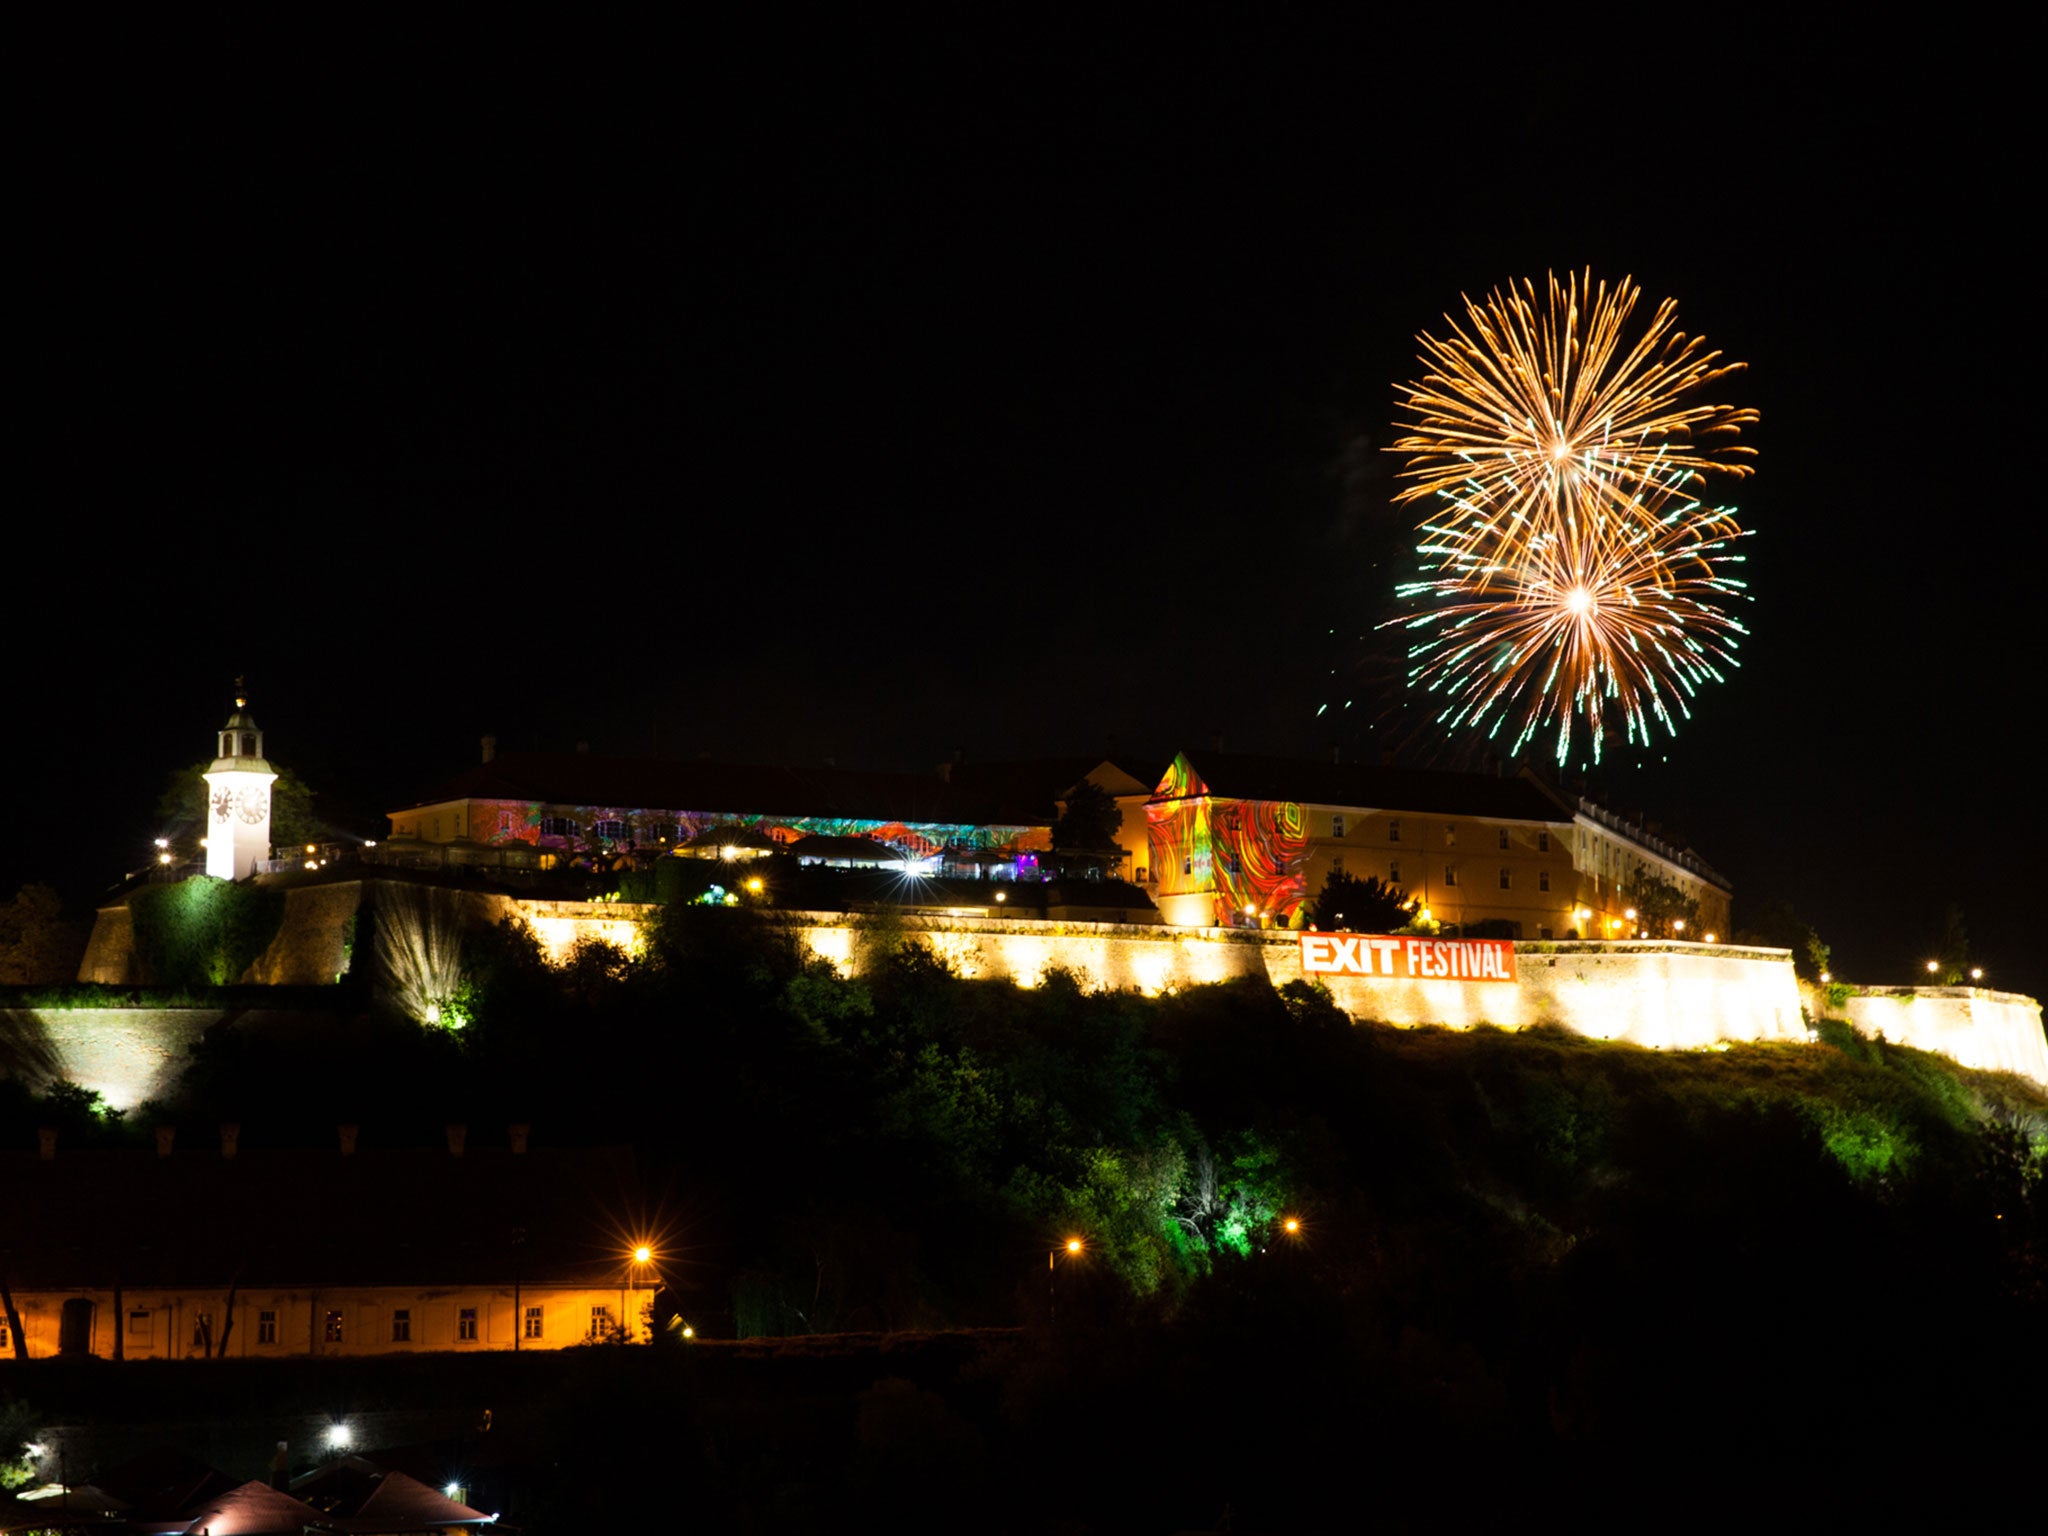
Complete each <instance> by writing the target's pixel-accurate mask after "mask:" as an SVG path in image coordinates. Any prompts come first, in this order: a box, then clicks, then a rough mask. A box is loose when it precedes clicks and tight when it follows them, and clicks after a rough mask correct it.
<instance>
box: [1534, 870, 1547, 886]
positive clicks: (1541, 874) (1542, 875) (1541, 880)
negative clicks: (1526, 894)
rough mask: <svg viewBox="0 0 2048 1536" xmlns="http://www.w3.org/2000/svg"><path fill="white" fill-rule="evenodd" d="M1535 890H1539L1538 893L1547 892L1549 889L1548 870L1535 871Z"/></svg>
mask: <svg viewBox="0 0 2048 1536" xmlns="http://www.w3.org/2000/svg"><path fill="white" fill-rule="evenodd" d="M1536 889H1537V890H1539V891H1547V890H1549V889H1550V871H1549V870H1547V869H1539V870H1537V871H1536Z"/></svg>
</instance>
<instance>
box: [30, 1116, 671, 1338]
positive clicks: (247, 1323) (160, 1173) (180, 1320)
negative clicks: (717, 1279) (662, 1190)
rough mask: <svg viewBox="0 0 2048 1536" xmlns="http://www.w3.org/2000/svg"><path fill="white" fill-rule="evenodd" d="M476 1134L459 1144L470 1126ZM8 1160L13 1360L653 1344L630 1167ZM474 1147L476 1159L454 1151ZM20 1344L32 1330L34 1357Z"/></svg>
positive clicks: (303, 1156)
mask: <svg viewBox="0 0 2048 1536" xmlns="http://www.w3.org/2000/svg"><path fill="white" fill-rule="evenodd" d="M453 1129H456V1130H459V1128H453ZM466 1141H467V1137H466V1135H453V1134H451V1137H450V1150H449V1151H446V1152H441V1151H422V1150H367V1149H365V1150H358V1149H357V1148H356V1145H355V1137H354V1135H353V1128H344V1135H343V1137H342V1139H341V1147H342V1150H338V1151H330V1152H307V1151H238V1150H237V1148H236V1145H235V1142H236V1138H235V1137H232V1136H230V1137H227V1138H225V1139H224V1140H223V1142H222V1143H221V1145H220V1146H219V1147H217V1148H214V1149H209V1150H203V1151H201V1150H190V1151H172V1150H170V1149H168V1148H165V1149H164V1150H162V1151H160V1152H159V1153H158V1154H157V1155H154V1156H152V1155H150V1154H148V1153H141V1152H125V1151H81V1152H67V1151H65V1150H63V1149H62V1148H59V1147H57V1146H55V1145H54V1144H53V1142H52V1141H51V1140H50V1139H46V1140H45V1142H44V1145H43V1147H42V1149H41V1150H40V1151H39V1152H30V1153H4V1154H0V1178H4V1181H5V1182H4V1187H5V1189H6V1190H7V1191H8V1199H7V1207H8V1213H9V1214H8V1220H7V1229H6V1231H5V1233H4V1235H0V1282H4V1283H5V1287H6V1299H7V1300H8V1301H10V1302H11V1308H10V1309H9V1310H8V1311H7V1312H5V1313H0V1329H4V1331H5V1335H6V1336H5V1338H4V1339H0V1353H4V1354H6V1355H7V1356H9V1357H17V1358H18V1357H20V1356H22V1355H25V1356H26V1357H28V1358H32V1359H33V1358H41V1357H44V1356H50V1355H72V1356H86V1355H95V1356H98V1357H100V1358H102V1359H120V1360H161V1359H186V1358H228V1357H231V1358H236V1359H242V1358H256V1359H260V1358H266V1357H271V1358H277V1357H283V1356H288V1355H301V1356H303V1355H386V1354H404V1353H415V1352H420V1351H426V1350H457V1351H470V1350H476V1351H482V1350H515V1349H561V1348H565V1347H568V1346H570V1345H575V1344H584V1343H592V1342H614V1341H618V1340H621V1339H623V1340H629V1341H644V1340H645V1339H646V1338H647V1337H648V1336H649V1334H648V1326H649V1324H648V1320H647V1313H648V1309H649V1305H650V1303H651V1301H652V1298H653V1295H654V1292H655V1290H656V1289H657V1287H658V1285H659V1283H660V1258H659V1254H658V1252H655V1251H650V1252H649V1253H648V1256H647V1257H646V1258H644V1259H641V1258H638V1257H636V1253H635V1250H636V1248H637V1247H638V1246H640V1245H641V1244H643V1243H646V1242H648V1238H647V1235H646V1234H644V1233H640V1232H636V1231H635V1229H634V1226H633V1221H632V1214H633V1212H635V1211H636V1210H637V1209H638V1208H639V1206H638V1199H637V1196H636V1192H635V1183H634V1177H633V1164H632V1158H631V1155H630V1153H627V1152H625V1151H623V1150H620V1149H600V1150H555V1151H538V1152H528V1151H525V1150H513V1148H515V1147H517V1148H523V1143H524V1137H523V1134H522V1135H517V1136H515V1138H514V1139H513V1142H512V1146H511V1147H500V1148H495V1149H478V1148H472V1147H468V1146H466V1145H465V1143H466ZM458 1148H459V1149H460V1151H459V1152H458V1151H457V1150H456V1149H458ZM16 1330H19V1343H20V1345H21V1348H20V1349H19V1350H17V1348H16V1343H17V1337H16Z"/></svg>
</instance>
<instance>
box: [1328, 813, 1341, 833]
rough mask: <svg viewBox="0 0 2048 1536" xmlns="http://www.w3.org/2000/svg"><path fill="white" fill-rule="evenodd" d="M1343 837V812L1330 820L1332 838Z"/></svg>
mask: <svg viewBox="0 0 2048 1536" xmlns="http://www.w3.org/2000/svg"><path fill="white" fill-rule="evenodd" d="M1343 835H1344V816H1343V813H1342V812H1339V813H1338V814H1337V815H1335V816H1332V817H1331V818H1330V836H1332V837H1342V836H1343Z"/></svg>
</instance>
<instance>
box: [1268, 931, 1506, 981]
mask: <svg viewBox="0 0 2048 1536" xmlns="http://www.w3.org/2000/svg"><path fill="white" fill-rule="evenodd" d="M1301 968H1302V970H1303V971H1304V972H1306V973H1307V974H1308V975H1310V976H1384V977H1387V978H1389V979H1394V978H1399V979H1402V980H1413V981H1513V980H1514V979H1515V946H1514V941H1513V940H1511V939H1425V938H1418V937H1412V936H1410V935H1408V934H1380V933H1304V934H1303V935H1302V936H1301Z"/></svg>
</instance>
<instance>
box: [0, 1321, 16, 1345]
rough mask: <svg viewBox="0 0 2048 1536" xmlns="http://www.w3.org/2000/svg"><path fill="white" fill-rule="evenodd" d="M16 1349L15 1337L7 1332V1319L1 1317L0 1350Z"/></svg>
mask: <svg viewBox="0 0 2048 1536" xmlns="http://www.w3.org/2000/svg"><path fill="white" fill-rule="evenodd" d="M13 1348H14V1336H13V1335H12V1334H10V1333H9V1332H8V1331H7V1319H6V1318H4V1317H0V1349H5V1350H11V1349H13Z"/></svg>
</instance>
